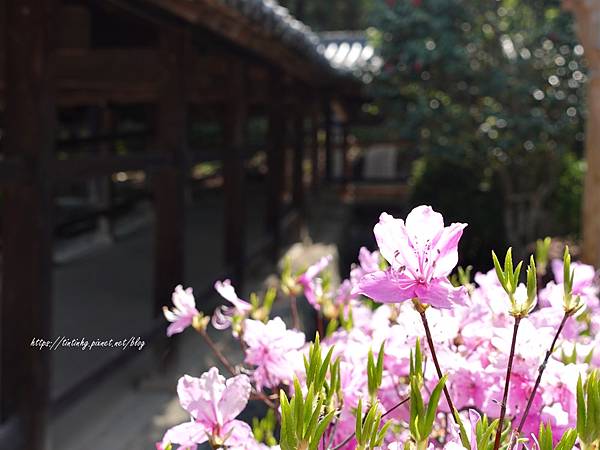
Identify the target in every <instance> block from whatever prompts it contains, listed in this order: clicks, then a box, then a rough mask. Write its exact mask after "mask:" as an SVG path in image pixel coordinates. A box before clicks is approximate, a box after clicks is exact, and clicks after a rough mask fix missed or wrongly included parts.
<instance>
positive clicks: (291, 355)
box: [244, 317, 304, 390]
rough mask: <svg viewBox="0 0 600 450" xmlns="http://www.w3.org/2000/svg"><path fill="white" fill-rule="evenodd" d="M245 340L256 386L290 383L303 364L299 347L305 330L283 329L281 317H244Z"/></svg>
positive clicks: (247, 359) (248, 360) (284, 327)
mask: <svg viewBox="0 0 600 450" xmlns="http://www.w3.org/2000/svg"><path fill="white" fill-rule="evenodd" d="M244 342H245V343H246V346H247V348H246V359H245V361H246V363H248V364H253V365H255V366H256V370H255V371H254V381H255V382H256V388H257V389H258V390H261V389H262V388H263V386H266V387H276V386H278V385H279V384H280V383H289V382H290V381H292V379H293V377H294V375H295V373H296V371H297V370H299V369H301V368H302V355H301V354H300V352H299V350H300V349H301V348H302V346H303V345H304V333H301V332H300V331H295V330H288V329H286V326H285V323H284V322H283V320H281V318H280V317H275V318H274V319H273V320H269V321H268V322H267V323H263V322H261V321H260V320H252V319H246V320H245V321H244Z"/></svg>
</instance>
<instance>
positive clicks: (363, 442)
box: [355, 399, 392, 450]
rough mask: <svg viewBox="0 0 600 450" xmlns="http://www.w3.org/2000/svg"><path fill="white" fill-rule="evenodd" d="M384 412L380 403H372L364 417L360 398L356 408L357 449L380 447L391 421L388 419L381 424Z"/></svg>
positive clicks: (368, 449) (369, 449)
mask: <svg viewBox="0 0 600 450" xmlns="http://www.w3.org/2000/svg"><path fill="white" fill-rule="evenodd" d="M381 419H382V413H381V411H380V409H379V403H378V402H375V403H373V404H371V406H370V407H369V409H368V411H367V413H366V415H365V416H364V419H363V404H362V399H359V400H358V407H357V408H356V428H355V436H356V450H371V449H375V448H377V447H380V446H381V444H382V443H383V439H384V438H385V434H386V433H387V431H388V429H389V427H390V426H391V425H392V422H391V421H387V422H386V423H385V424H384V425H383V426H381Z"/></svg>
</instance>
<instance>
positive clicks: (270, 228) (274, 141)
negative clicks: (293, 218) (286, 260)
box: [266, 69, 286, 261]
mask: <svg viewBox="0 0 600 450" xmlns="http://www.w3.org/2000/svg"><path fill="white" fill-rule="evenodd" d="M270 75H271V80H270V83H269V86H270V96H269V104H268V120H269V129H268V136H267V166H268V173H267V205H268V208H267V211H266V213H267V218H266V224H267V232H268V233H269V234H271V235H272V236H273V252H272V256H273V259H274V260H275V261H276V260H277V258H278V257H279V249H280V247H281V226H280V224H281V218H282V216H283V204H282V193H283V185H284V162H285V159H284V151H285V134H286V133H285V131H286V117H285V111H286V109H285V108H284V104H283V94H284V85H283V74H282V73H281V71H279V70H276V69H273V70H272V71H271V74H270Z"/></svg>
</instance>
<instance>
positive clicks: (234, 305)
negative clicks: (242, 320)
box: [212, 280, 252, 330]
mask: <svg viewBox="0 0 600 450" xmlns="http://www.w3.org/2000/svg"><path fill="white" fill-rule="evenodd" d="M215 289H216V290H217V292H218V293H219V294H220V295H221V297H223V298H224V299H225V300H227V301H228V302H229V303H231V306H225V305H223V306H221V307H219V308H217V310H216V311H215V313H214V315H213V317H212V324H213V326H214V327H215V328H216V329H217V330H225V329H226V328H229V327H230V326H231V321H232V319H233V316H235V315H239V316H245V315H247V314H248V313H249V312H250V310H251V309H252V305H250V303H248V302H247V301H245V300H242V299H241V298H239V297H238V296H237V293H236V292H235V288H234V287H233V286H232V285H231V281H230V280H225V281H217V282H216V283H215Z"/></svg>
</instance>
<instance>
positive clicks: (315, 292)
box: [296, 255, 333, 310]
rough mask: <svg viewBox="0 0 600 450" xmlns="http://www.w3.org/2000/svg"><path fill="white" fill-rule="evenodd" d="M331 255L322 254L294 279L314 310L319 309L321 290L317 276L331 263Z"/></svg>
mask: <svg viewBox="0 0 600 450" xmlns="http://www.w3.org/2000/svg"><path fill="white" fill-rule="evenodd" d="M332 260H333V257H332V256H331V255H327V256H323V257H322V258H321V259H320V260H318V261H317V262H316V263H315V264H313V265H312V266H310V267H309V268H308V269H306V271H305V272H304V273H303V274H302V275H300V276H299V277H298V279H297V280H296V281H297V282H298V283H299V284H301V285H302V287H303V288H304V296H305V297H306V300H308V303H310V304H311V305H312V306H313V308H315V309H316V310H319V309H320V307H321V306H320V305H319V295H320V293H321V292H322V289H321V283H320V279H319V278H317V276H318V275H319V274H320V273H321V272H322V271H323V270H324V269H325V268H326V267H327V266H328V265H329V263H331V261H332Z"/></svg>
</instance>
